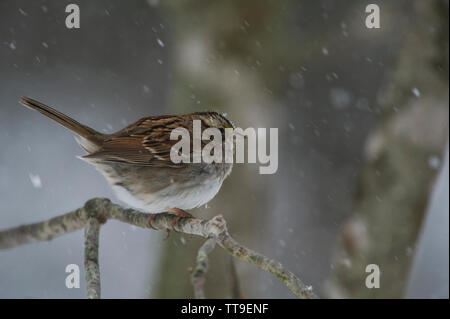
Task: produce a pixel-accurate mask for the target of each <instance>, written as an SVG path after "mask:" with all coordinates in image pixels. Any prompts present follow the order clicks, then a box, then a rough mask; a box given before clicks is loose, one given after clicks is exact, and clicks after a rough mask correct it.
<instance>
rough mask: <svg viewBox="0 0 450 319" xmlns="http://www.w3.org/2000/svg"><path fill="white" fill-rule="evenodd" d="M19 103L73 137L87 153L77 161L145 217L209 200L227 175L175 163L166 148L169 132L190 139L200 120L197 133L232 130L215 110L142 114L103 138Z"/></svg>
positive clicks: (45, 109) (223, 167)
mask: <svg viewBox="0 0 450 319" xmlns="http://www.w3.org/2000/svg"><path fill="white" fill-rule="evenodd" d="M20 103H21V104H23V105H25V106H27V107H29V108H31V109H34V110H36V111H38V112H40V113H42V114H44V115H45V116H47V117H49V118H51V119H52V120H54V121H56V122H58V123H59V124H61V125H62V126H64V127H66V128H68V129H69V130H71V131H73V132H74V133H76V134H77V135H78V136H79V137H80V138H78V139H77V141H78V143H79V144H80V146H81V147H82V148H83V149H84V150H85V151H86V152H87V153H88V154H87V155H85V156H83V157H81V158H82V159H83V160H85V161H87V162H89V163H91V164H93V165H94V166H95V167H96V168H97V169H98V170H99V171H100V172H101V173H102V174H103V175H104V176H105V177H106V179H107V180H108V181H109V182H110V184H111V185H112V187H113V189H114V190H115V192H116V194H117V195H118V197H119V199H121V200H122V201H125V202H127V203H128V204H130V205H131V206H134V207H136V208H139V209H144V210H146V211H148V212H150V213H159V212H163V211H172V212H175V213H177V214H179V215H183V216H187V215H189V214H187V213H186V214H187V215H185V213H181V212H180V211H182V210H184V209H191V208H194V207H198V206H201V205H203V204H205V203H206V202H208V201H209V200H211V199H212V198H213V197H214V196H215V194H216V193H217V192H218V191H219V189H220V187H221V185H222V182H223V180H224V179H225V178H226V177H227V176H228V175H229V173H230V172H231V168H232V164H227V163H211V164H206V163H195V164H194V163H178V164H175V163H173V162H172V161H171V159H170V150H171V147H172V146H173V145H174V144H175V143H177V140H170V133H171V131H172V130H173V129H175V128H178V127H181V128H185V129H187V130H188V131H189V132H190V134H191V138H192V136H193V134H192V123H193V120H200V121H201V124H202V130H204V129H206V128H209V127H215V128H219V129H221V130H222V131H223V130H224V129H225V128H232V127H233V125H232V123H231V122H230V121H229V120H228V119H226V118H225V116H223V115H221V114H219V113H217V112H196V113H190V114H184V115H160V116H148V117H144V118H141V119H139V120H137V121H136V122H134V123H133V124H130V125H128V126H127V127H125V128H123V129H122V130H120V131H117V132H115V133H112V134H103V133H100V132H98V131H96V130H94V129H92V128H90V127H88V126H85V125H83V124H81V123H79V122H77V121H75V120H74V119H72V118H70V117H68V116H67V115H65V114H63V113H61V112H58V111H56V110H55V109H53V108H51V107H49V106H47V105H45V104H42V103H40V102H38V101H35V100H33V99H30V98H28V97H22V98H21V100H20ZM223 135H224V134H223ZM202 143H203V144H205V143H206V142H205V141H202ZM191 144H192V139H191ZM191 152H192V147H191Z"/></svg>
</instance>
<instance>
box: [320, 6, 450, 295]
mask: <svg viewBox="0 0 450 319" xmlns="http://www.w3.org/2000/svg"><path fill="white" fill-rule="evenodd" d="M411 4H414V10H415V12H414V15H415V17H414V18H413V19H412V20H411V21H412V23H411V26H410V29H409V32H408V34H407V37H406V38H405V43H404V46H403V48H402V50H400V51H399V55H398V59H397V63H396V65H395V67H394V68H393V70H392V72H391V74H390V78H389V79H390V81H389V83H388V86H387V90H386V92H384V94H383V95H382V97H383V102H382V105H383V112H384V115H383V118H382V119H381V122H380V123H379V126H378V128H377V129H376V130H375V131H374V132H373V133H372V134H371V136H370V137H369V138H368V140H367V143H366V152H365V156H366V163H365V166H364V167H363V170H362V172H361V177H360V183H359V186H358V191H357V195H356V197H355V202H354V213H355V215H354V217H353V218H351V219H350V220H349V221H348V222H347V223H346V224H345V225H344V226H343V227H342V229H341V231H340V235H339V239H340V241H339V247H338V249H337V253H336V256H335V259H334V263H333V266H334V274H333V276H334V277H333V278H331V281H330V283H329V285H328V287H327V288H328V289H329V290H328V292H329V294H330V296H331V297H351V298H377V297H383V298H401V297H403V296H404V292H405V288H406V285H407V282H408V276H409V270H410V266H411V261H412V258H413V255H414V252H415V248H416V244H417V240H418V235H419V231H420V229H421V226H422V223H423V221H424V213H425V209H426V206H427V203H428V201H429V199H430V190H431V185H432V183H433V182H434V180H435V177H436V175H437V173H438V166H440V165H439V163H441V162H442V156H443V151H444V149H445V145H446V142H447V139H448V108H449V105H448V92H449V90H448V76H449V73H448V52H449V51H448V28H449V26H448V0H434V1H421V0H418V1H415V2H411ZM381 15H383V8H381ZM368 264H377V265H378V266H379V268H380V271H381V280H380V288H379V289H368V288H366V286H365V279H366V276H367V275H368V273H366V272H365V270H366V266H367V265H368Z"/></svg>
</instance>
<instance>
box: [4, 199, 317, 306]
mask: <svg viewBox="0 0 450 319" xmlns="http://www.w3.org/2000/svg"><path fill="white" fill-rule="evenodd" d="M149 216H150V215H149V214H145V213H141V212H139V211H136V210H133V209H125V208H123V207H121V206H119V205H116V204H112V203H111V201H110V200H109V199H106V198H94V199H91V200H89V201H88V202H86V204H85V205H84V206H83V207H82V208H79V209H77V210H74V211H72V212H70V213H67V214H65V215H62V216H59V217H55V218H51V219H49V220H47V221H43V222H40V223H35V224H30V225H23V226H19V227H15V228H11V229H7V230H4V231H0V249H6V248H11V247H14V246H17V245H21V244H25V243H31V242H36V241H41V240H50V239H52V238H54V237H56V236H59V235H62V234H66V233H70V232H73V231H76V230H78V229H81V228H83V227H85V226H86V225H87V222H88V220H91V219H93V218H95V219H96V220H97V222H99V225H98V227H100V223H103V222H106V220H108V219H116V220H119V221H122V222H125V223H128V224H131V225H134V226H138V227H143V228H154V229H164V230H167V229H168V230H172V229H174V230H176V231H178V232H181V233H185V234H190V235H197V236H201V237H204V238H208V239H211V238H213V239H214V241H215V242H216V243H217V244H218V245H219V246H220V247H222V248H223V249H225V250H226V251H228V252H229V253H230V254H231V255H232V256H234V257H236V258H239V259H242V260H244V261H246V262H248V263H249V264H253V265H256V266H258V267H259V268H261V269H263V270H266V271H268V272H270V273H272V274H274V275H275V276H276V277H277V278H278V279H280V280H281V281H282V282H283V283H284V284H285V285H286V287H288V288H289V289H290V290H291V291H292V292H293V293H294V294H295V295H297V296H298V297H299V298H317V296H316V295H315V294H314V293H313V292H312V288H311V287H308V286H306V285H305V284H304V283H303V282H302V281H301V280H300V279H299V278H297V277H296V276H295V275H294V274H293V273H291V272H290V271H288V270H287V269H285V268H284V267H283V265H281V264H280V263H279V262H277V261H274V260H272V259H269V258H267V257H266V256H264V255H261V254H259V253H257V252H255V251H253V250H251V249H248V248H246V247H244V246H243V245H241V244H239V243H238V242H236V241H235V240H234V239H233V238H232V237H231V236H230V234H229V233H228V230H227V225H226V222H225V219H224V218H223V217H222V216H221V215H218V216H215V217H214V218H212V219H210V220H202V219H198V218H180V219H179V220H178V221H177V222H176V223H175V224H174V225H173V226H172V222H173V221H174V219H175V218H177V217H176V216H175V215H173V214H158V215H156V216H155V217H154V218H153V219H152V220H151V225H149V223H148V220H149ZM92 223H94V222H92ZM88 224H89V226H87V227H88V228H89V227H93V228H94V229H89V232H88V230H87V233H91V231H92V232H95V231H96V232H97V237H98V229H97V230H95V227H94V226H93V225H91V222H90V223H88ZM89 245H90V244H89ZM95 246H96V249H94V250H98V238H97V242H96V245H95ZM86 247H87V246H86ZM97 254H98V251H97ZM97 256H98V255H97ZM95 259H96V260H98V257H96V258H95ZM97 265H98V262H97ZM89 266H90V264H89ZM97 269H98V266H97ZM92 274H94V273H92ZM92 278H94V277H92ZM95 278H98V280H100V276H98V277H95ZM92 285H94V283H93V282H92ZM88 286H89V285H88ZM88 289H89V287H88ZM95 291H98V296H100V281H98V290H95Z"/></svg>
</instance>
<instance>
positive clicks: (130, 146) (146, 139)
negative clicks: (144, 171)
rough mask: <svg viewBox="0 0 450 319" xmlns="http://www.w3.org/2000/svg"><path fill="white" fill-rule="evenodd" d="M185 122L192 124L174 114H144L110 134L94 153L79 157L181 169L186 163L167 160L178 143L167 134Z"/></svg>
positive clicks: (184, 126) (185, 123) (183, 126)
mask: <svg viewBox="0 0 450 319" xmlns="http://www.w3.org/2000/svg"><path fill="white" fill-rule="evenodd" d="M189 122H190V124H189ZM188 125H190V126H191V127H192V121H189V120H187V119H186V118H183V117H180V116H177V115H164V116H150V117H146V118H143V119H140V120H139V121H137V122H135V123H133V124H131V125H129V126H127V127H125V128H124V129H122V130H120V131H119V132H117V133H114V134H111V136H110V138H109V139H107V140H105V142H104V143H103V145H102V147H101V148H100V149H99V150H98V151H97V152H94V153H91V154H89V155H86V156H83V158H86V159H98V160H101V161H107V162H118V163H127V164H136V165H145V166H154V167H174V168H181V167H184V166H185V165H186V164H185V163H178V164H175V163H173V162H172V160H171V159H170V150H171V148H172V146H173V145H175V144H176V143H177V142H178V139H175V140H171V139H170V135H171V132H172V130H174V129H176V128H186V127H188ZM190 149H192V147H191V148H190Z"/></svg>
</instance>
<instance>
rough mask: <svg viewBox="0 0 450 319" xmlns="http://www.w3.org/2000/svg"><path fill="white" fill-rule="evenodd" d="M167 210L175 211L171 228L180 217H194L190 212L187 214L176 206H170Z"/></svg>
mask: <svg viewBox="0 0 450 319" xmlns="http://www.w3.org/2000/svg"><path fill="white" fill-rule="evenodd" d="M168 211H169V212H171V213H175V214H176V215H177V217H175V218H174V219H173V221H172V223H171V224H172V229H173V228H174V227H175V224H176V223H177V222H178V221H179V220H180V218H181V217H185V218H194V216H192V215H191V214H189V213H188V212H187V211H185V210H182V209H179V208H176V207H171V208H169V209H168Z"/></svg>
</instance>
